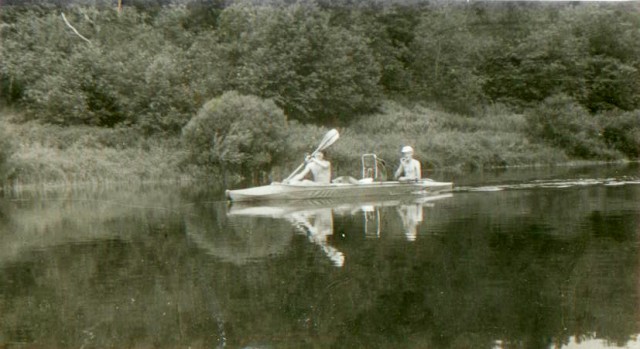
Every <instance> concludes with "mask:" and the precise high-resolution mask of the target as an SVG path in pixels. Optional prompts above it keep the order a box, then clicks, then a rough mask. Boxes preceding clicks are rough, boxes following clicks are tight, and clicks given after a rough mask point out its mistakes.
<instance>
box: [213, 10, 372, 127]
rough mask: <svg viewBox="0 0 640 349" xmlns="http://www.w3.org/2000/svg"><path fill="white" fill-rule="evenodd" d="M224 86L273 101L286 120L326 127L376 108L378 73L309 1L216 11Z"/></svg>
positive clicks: (354, 40) (351, 38)
mask: <svg viewBox="0 0 640 349" xmlns="http://www.w3.org/2000/svg"><path fill="white" fill-rule="evenodd" d="M218 35H219V45H218V47H217V48H218V49H219V51H218V52H219V54H217V55H213V57H216V58H217V57H221V58H222V61H223V63H221V64H223V65H224V66H223V67H221V68H219V69H218V70H220V71H226V72H227V74H226V79H225V80H226V81H227V86H228V87H227V89H228V88H231V89H237V90H239V91H242V92H244V93H249V94H254V95H258V96H262V97H264V98H273V99H274V100H275V101H276V103H277V104H278V105H279V106H281V107H282V109H283V110H284V111H285V114H286V115H287V116H289V117H291V118H293V119H297V120H303V121H316V122H324V123H331V122H335V121H338V120H345V119H347V118H348V117H349V116H350V115H351V114H354V113H363V112H367V111H370V110H372V109H373V108H375V107H376V106H377V103H378V97H379V95H380V89H379V86H378V80H379V68H378V66H377V64H376V62H375V61H374V59H373V57H372V55H371V52H370V50H369V48H368V47H367V45H366V43H365V42H364V40H363V38H362V37H359V36H356V35H354V34H353V33H351V32H349V31H347V30H345V29H343V28H336V27H332V26H331V25H330V18H329V16H328V15H327V14H326V13H324V12H322V11H321V10H320V9H319V8H317V7H315V6H313V5H309V4H296V5H291V6H284V7H276V6H272V7H261V6H249V5H237V6H232V7H229V8H227V9H225V10H224V11H223V13H222V14H221V17H220V27H219V32H218Z"/></svg>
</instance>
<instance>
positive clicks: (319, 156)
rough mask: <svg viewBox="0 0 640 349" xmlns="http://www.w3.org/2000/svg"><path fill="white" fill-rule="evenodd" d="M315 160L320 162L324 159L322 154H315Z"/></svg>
mask: <svg viewBox="0 0 640 349" xmlns="http://www.w3.org/2000/svg"><path fill="white" fill-rule="evenodd" d="M315 158H316V159H318V160H322V159H324V154H323V153H322V152H321V151H319V152H317V153H316V155H315Z"/></svg>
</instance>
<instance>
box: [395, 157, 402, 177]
mask: <svg viewBox="0 0 640 349" xmlns="http://www.w3.org/2000/svg"><path fill="white" fill-rule="evenodd" d="M402 171H403V167H402V161H401V162H400V165H399V166H398V169H397V170H396V174H395V175H394V178H395V179H398V177H400V175H401V174H402Z"/></svg>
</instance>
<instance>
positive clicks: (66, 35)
mask: <svg viewBox="0 0 640 349" xmlns="http://www.w3.org/2000/svg"><path fill="white" fill-rule="evenodd" d="M116 3H117V2H116V1H106V0H104V1H101V0H77V1H62V0H60V1H53V2H43V1H37V0H33V1H30V5H24V4H23V5H18V4H17V3H16V4H13V3H12V2H11V1H6V2H5V5H3V6H2V11H0V22H1V23H2V25H1V29H0V35H1V40H2V50H0V74H1V76H0V88H1V95H0V101H1V102H2V103H3V104H4V105H9V106H13V107H14V108H16V109H19V110H23V111H24V113H25V115H26V118H27V119H32V120H38V121H41V122H46V123H53V124H58V125H63V126H67V125H92V126H100V127H115V126H126V127H133V128H136V129H139V130H140V132H142V133H145V134H158V133H160V134H176V135H177V134H179V133H180V131H181V130H182V129H183V127H184V126H185V125H186V124H187V123H188V122H189V121H190V120H191V118H192V117H193V116H194V115H196V113H197V112H198V110H200V108H201V107H203V106H204V105H205V103H207V102H208V101H210V100H212V98H219V97H220V96H222V95H223V94H224V93H225V92H229V91H236V92H237V93H239V94H241V95H252V96H257V97H259V98H262V99H265V100H267V99H269V100H271V101H272V102H273V103H275V105H276V106H277V107H278V108H280V109H281V110H282V112H283V113H284V116H285V122H287V121H291V120H296V121H299V122H302V123H313V124H317V125H326V126H345V125H349V123H350V122H352V121H353V120H356V119H357V120H359V122H362V120H363V119H362V117H363V116H365V118H366V115H372V114H373V113H375V112H377V111H379V107H380V106H381V104H382V103H383V101H384V100H396V101H400V102H401V103H406V104H407V105H413V104H415V103H419V104H423V105H427V106H430V107H431V108H436V109H441V110H444V111H447V112H449V113H455V114H461V115H465V116H468V117H478V116H479V115H482V114H484V113H486V110H487V108H488V107H489V106H492V107H495V106H496V105H500V106H502V107H505V108H506V109H508V110H511V111H513V112H515V113H522V112H526V113H529V114H531V115H532V117H530V118H529V119H528V120H529V121H530V122H531V123H532V124H531V127H530V131H531V132H529V135H530V136H531V137H533V138H535V139H543V140H548V141H549V142H550V143H551V144H554V145H557V146H560V147H564V148H565V149H567V150H568V152H569V153H570V154H572V155H575V156H580V157H602V156H604V157H606V156H607V155H606V154H604V153H606V152H602V151H600V152H598V151H596V152H593V151H589V149H590V147H591V146H590V145H589V142H600V143H602V144H606V145H607V147H613V148H615V149H616V151H622V152H623V153H625V154H626V155H627V156H629V157H637V156H638V152H639V149H638V146H639V145H640V131H638V127H637V125H638V124H637V123H636V121H638V123H640V113H639V112H638V109H639V108H640V107H639V106H640V5H638V3H635V2H629V3H615V4H614V3H600V2H598V3H575V2H568V3H537V2H506V3H503V2H497V3H496V2H446V1H436V0H434V1H377V2H376V1H374V2H371V1H346V0H344V1H343V0H317V1H313V0H309V1H306V0H305V1H270V2H264V1H230V2H229V1H222V0H191V1H189V0H182V1H169V0H166V1H160V0H157V1H152V0H138V1H127V0H123V4H124V6H123V8H122V11H117V7H116ZM12 4H13V5H12ZM559 101H561V102H559ZM532 108H533V109H532ZM545 108H546V109H545ZM549 108H552V109H553V108H555V109H553V112H552V113H548V112H547V111H548V109H549ZM562 108H565V109H566V108H569V109H570V110H572V111H573V114H571V113H570V114H571V115H572V116H566V114H565V113H564V112H563V111H562ZM554 113H555V114H554ZM556 114H558V115H560V116H559V119H554V118H553V117H552V118H551V119H550V116H549V115H556ZM567 118H569V119H567ZM585 119H586V120H587V121H588V122H586V124H588V125H589V127H588V129H587V130H586V131H585V130H584V129H583V128H582V127H581V126H580V125H581V124H582V123H583V121H584V120H585ZM558 125H559V127H555V126H558ZM629 125H631V128H629ZM576 127H577V130H576V129H575V128H576ZM607 130H608V131H607ZM605 131H606V132H605ZM567 132H569V133H572V134H576V132H577V133H578V134H580V136H579V137H578V139H577V140H576V139H573V138H571V135H567V134H566V133H567ZM563 137H564V138H567V137H569V138H571V139H568V140H565V139H563ZM592 137H596V138H597V139H599V140H596V141H594V140H593V139H592ZM598 137H599V138H598ZM603 141H604V142H603ZM583 148H585V149H583Z"/></svg>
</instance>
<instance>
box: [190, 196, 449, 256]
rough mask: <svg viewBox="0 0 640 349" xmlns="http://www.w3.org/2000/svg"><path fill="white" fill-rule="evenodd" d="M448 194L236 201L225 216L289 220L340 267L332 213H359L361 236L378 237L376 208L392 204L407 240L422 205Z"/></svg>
mask: <svg viewBox="0 0 640 349" xmlns="http://www.w3.org/2000/svg"><path fill="white" fill-rule="evenodd" d="M452 196H453V195H452V194H450V193H448V194H441V195H432V196H422V197H410V198H405V199H386V200H385V199H379V200H375V199H369V200H367V201H348V200H320V201H309V200H304V201H289V202H275V203H274V202H267V203H257V204H253V203H248V204H242V203H240V204H237V203H236V204H233V205H232V206H231V207H230V208H229V211H228V216H230V217H232V221H233V217H243V218H241V219H239V220H238V222H244V224H248V223H247V222H251V220H249V221H247V220H246V219H244V217H249V218H252V219H255V220H260V219H263V218H265V217H270V218H273V219H276V220H284V221H287V222H290V223H291V224H292V226H293V227H294V228H295V229H296V230H297V231H298V232H300V233H303V234H305V235H306V236H307V237H308V239H309V241H310V242H312V243H314V244H316V245H318V246H319V247H320V248H321V250H322V251H323V252H324V254H325V255H326V256H327V257H328V258H329V260H330V261H331V262H332V264H333V265H335V266H337V267H342V266H343V265H344V262H345V255H344V253H343V252H341V251H339V250H338V249H337V248H335V247H334V246H332V245H331V243H330V240H331V238H332V236H333V235H334V229H333V225H334V224H333V221H334V214H335V215H338V216H360V215H362V217H363V222H364V228H363V230H364V234H365V236H369V237H372V236H373V237H378V238H379V237H380V234H381V226H382V222H381V220H380V217H381V213H380V210H381V209H382V208H393V207H395V208H396V212H397V214H398V218H399V219H400V221H401V223H402V224H401V227H400V226H398V227H395V229H393V228H391V229H392V230H402V231H403V233H404V236H405V237H406V239H407V240H408V241H415V240H416V238H417V235H418V228H419V225H420V224H421V223H422V221H423V209H424V207H427V206H429V207H433V205H434V201H437V200H443V199H447V198H450V197H452ZM372 232H373V233H372ZM196 240H197V241H202V239H201V238H196ZM251 250H253V249H251ZM272 254H273V253H272ZM272 254H271V255H272ZM233 255H234V256H237V253H233ZM264 256H266V255H263V257H264Z"/></svg>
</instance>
